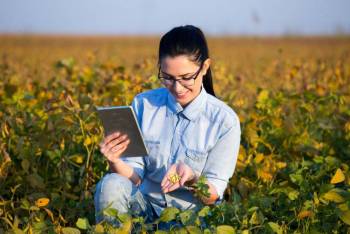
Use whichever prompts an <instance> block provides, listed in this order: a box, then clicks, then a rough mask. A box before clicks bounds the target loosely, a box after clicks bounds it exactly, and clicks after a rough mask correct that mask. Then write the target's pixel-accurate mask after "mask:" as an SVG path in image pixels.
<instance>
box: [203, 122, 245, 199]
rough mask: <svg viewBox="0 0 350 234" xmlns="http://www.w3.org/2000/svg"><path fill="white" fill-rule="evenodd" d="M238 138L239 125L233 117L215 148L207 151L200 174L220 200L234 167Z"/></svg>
mask: <svg viewBox="0 0 350 234" xmlns="http://www.w3.org/2000/svg"><path fill="white" fill-rule="evenodd" d="M240 138H241V128H240V123H239V119H238V117H237V116H235V117H234V118H233V124H232V123H231V127H229V128H226V129H225V130H224V131H223V133H222V134H221V136H220V137H219V139H218V141H217V143H216V144H215V146H214V147H213V148H212V149H211V150H210V151H209V154H208V158H207V161H206V164H205V166H204V169H203V172H202V174H203V175H205V177H206V178H207V179H208V182H210V183H211V184H212V185H213V186H214V187H215V188H216V191H217V193H218V195H219V197H220V199H222V197H223V193H224V191H225V189H226V186H227V183H228V181H229V179H230V178H231V177H232V175H233V173H234V170H235V167H236V162H237V157H238V153H239V145H240Z"/></svg>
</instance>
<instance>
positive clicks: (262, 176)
mask: <svg viewBox="0 0 350 234" xmlns="http://www.w3.org/2000/svg"><path fill="white" fill-rule="evenodd" d="M257 174H258V177H259V178H260V179H262V181H264V182H268V181H271V180H272V178H273V176H272V174H271V173H269V172H266V171H264V170H262V169H260V168H258V169H257Z"/></svg>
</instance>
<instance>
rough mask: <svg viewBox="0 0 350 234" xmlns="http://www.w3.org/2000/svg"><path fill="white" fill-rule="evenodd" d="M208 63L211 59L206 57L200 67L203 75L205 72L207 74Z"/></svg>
mask: <svg viewBox="0 0 350 234" xmlns="http://www.w3.org/2000/svg"><path fill="white" fill-rule="evenodd" d="M210 64H211V59H210V58H207V59H206V60H205V61H204V63H203V68H202V72H203V76H205V74H207V71H208V69H209V67H210Z"/></svg>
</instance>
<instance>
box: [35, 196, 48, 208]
mask: <svg viewBox="0 0 350 234" xmlns="http://www.w3.org/2000/svg"><path fill="white" fill-rule="evenodd" d="M49 202H50V199H48V198H46V197H43V198H39V199H38V200H36V201H35V205H36V206H37V207H43V206H47V205H48V204H49Z"/></svg>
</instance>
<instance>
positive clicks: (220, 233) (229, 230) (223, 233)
mask: <svg viewBox="0 0 350 234" xmlns="http://www.w3.org/2000/svg"><path fill="white" fill-rule="evenodd" d="M216 233H217V234H234V233H236V231H235V229H234V228H233V227H231V226H229V225H220V226H217V227H216Z"/></svg>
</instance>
